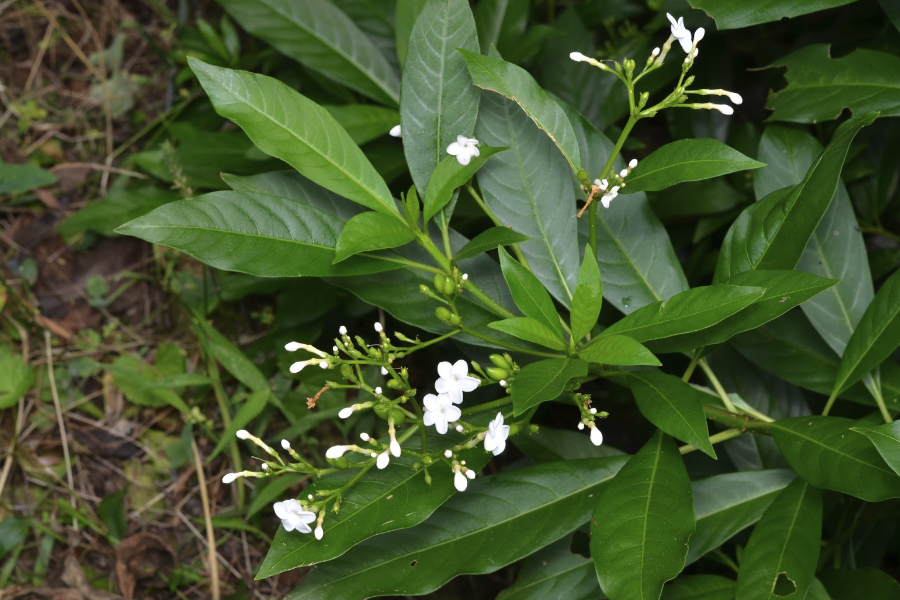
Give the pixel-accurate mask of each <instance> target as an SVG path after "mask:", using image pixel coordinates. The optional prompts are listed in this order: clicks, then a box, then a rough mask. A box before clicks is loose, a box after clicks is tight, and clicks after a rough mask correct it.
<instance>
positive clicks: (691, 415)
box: [613, 371, 716, 458]
mask: <svg viewBox="0 0 900 600" xmlns="http://www.w3.org/2000/svg"><path fill="white" fill-rule="evenodd" d="M613 380H614V381H619V382H621V383H623V384H624V385H627V386H628V388H629V389H630V390H631V393H632V394H634V399H635V401H636V402H637V406H638V409H639V410H640V411H641V414H642V415H644V417H646V419H647V420H648V421H650V422H651V423H653V424H654V425H656V426H657V427H659V428H660V429H662V430H663V431H665V432H666V433H668V434H669V435H671V436H672V437H674V438H677V439H679V440H681V441H683V442H686V443H688V444H690V445H692V446H694V447H695V448H697V449H698V450H702V451H703V453H704V454H707V455H709V456H711V457H712V458H716V451H715V450H713V447H712V443H711V442H710V441H709V429H708V428H707V426H706V416H705V415H704V414H703V403H704V402H705V401H706V396H705V394H703V392H701V391H699V390H697V389H696V388H694V387H692V386H691V385H688V384H687V383H685V382H683V381H682V380H681V379H679V378H678V377H673V376H672V375H669V374H667V373H663V372H662V371H634V372H631V373H627V374H625V375H624V376H622V377H621V378H620V377H616V378H615V379H613Z"/></svg>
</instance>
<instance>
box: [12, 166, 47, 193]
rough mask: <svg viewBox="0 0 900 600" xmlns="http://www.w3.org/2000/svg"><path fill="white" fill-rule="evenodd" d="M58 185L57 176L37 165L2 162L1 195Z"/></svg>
mask: <svg viewBox="0 0 900 600" xmlns="http://www.w3.org/2000/svg"><path fill="white" fill-rule="evenodd" d="M54 183H56V175H54V174H53V173H51V172H50V171H45V170H44V169H42V168H40V167H39V166H37V165H34V164H31V163H28V164H24V165H11V164H7V163H4V162H3V161H0V194H15V193H18V192H27V191H28V190H32V189H34V188H38V187H42V186H45V185H51V184H54Z"/></svg>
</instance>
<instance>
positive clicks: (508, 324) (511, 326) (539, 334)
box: [488, 317, 566, 350]
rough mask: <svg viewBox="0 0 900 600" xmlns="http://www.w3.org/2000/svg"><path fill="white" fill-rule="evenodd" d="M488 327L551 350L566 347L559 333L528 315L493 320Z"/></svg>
mask: <svg viewBox="0 0 900 600" xmlns="http://www.w3.org/2000/svg"><path fill="white" fill-rule="evenodd" d="M488 327H490V328H491V329H496V330H497V331H503V332H505V333H508V334H509V335H512V336H515V337H517V338H519V339H520V340H525V341H528V342H532V343H535V344H540V345H541V346H544V347H546V348H552V349H553V350H565V349H566V341H565V340H564V339H563V338H562V337H560V336H559V334H557V333H556V332H555V331H553V330H552V329H550V328H549V327H547V326H546V325H544V324H543V323H542V322H540V321H538V320H537V319H532V318H530V317H513V318H511V319H503V320H502V321H494V322H493V323H489V324H488Z"/></svg>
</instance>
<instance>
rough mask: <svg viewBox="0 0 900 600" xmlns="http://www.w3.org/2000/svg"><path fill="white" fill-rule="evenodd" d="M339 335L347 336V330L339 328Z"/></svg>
mask: <svg viewBox="0 0 900 600" xmlns="http://www.w3.org/2000/svg"><path fill="white" fill-rule="evenodd" d="M338 333H340V334H341V335H342V336H344V335H347V328H346V327H344V326H343V325H341V326H340V328H338Z"/></svg>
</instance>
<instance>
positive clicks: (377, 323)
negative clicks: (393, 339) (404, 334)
mask: <svg viewBox="0 0 900 600" xmlns="http://www.w3.org/2000/svg"><path fill="white" fill-rule="evenodd" d="M382 331H384V327H382V326H381V323H379V322H378V321H375V332H376V333H381V332H382Z"/></svg>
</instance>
